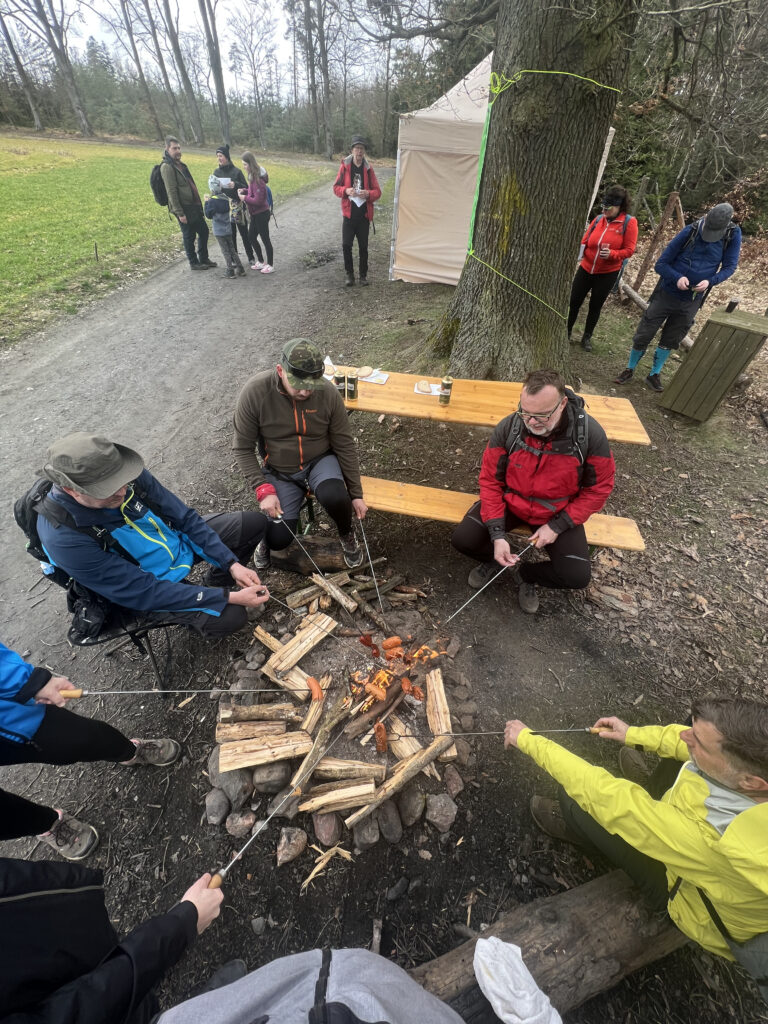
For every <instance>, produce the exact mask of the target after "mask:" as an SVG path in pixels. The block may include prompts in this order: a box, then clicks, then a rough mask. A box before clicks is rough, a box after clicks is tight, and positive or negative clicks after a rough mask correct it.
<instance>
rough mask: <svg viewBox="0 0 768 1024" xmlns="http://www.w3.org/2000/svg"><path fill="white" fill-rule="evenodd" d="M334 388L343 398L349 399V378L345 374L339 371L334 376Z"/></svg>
mask: <svg viewBox="0 0 768 1024" xmlns="http://www.w3.org/2000/svg"><path fill="white" fill-rule="evenodd" d="M333 386H334V387H335V388H336V390H337V391H338V392H339V394H340V395H341V397H342V398H346V397H347V378H346V376H345V375H344V374H343V373H339V371H338V370H336V372H335V373H334V375H333Z"/></svg>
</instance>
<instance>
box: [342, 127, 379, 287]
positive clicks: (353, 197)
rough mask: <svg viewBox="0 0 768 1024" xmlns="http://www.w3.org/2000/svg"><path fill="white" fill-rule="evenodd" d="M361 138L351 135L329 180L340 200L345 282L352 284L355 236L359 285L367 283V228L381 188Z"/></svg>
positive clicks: (353, 279) (348, 284)
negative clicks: (333, 178) (349, 149)
mask: <svg viewBox="0 0 768 1024" xmlns="http://www.w3.org/2000/svg"><path fill="white" fill-rule="evenodd" d="M365 145H366V143H365V139H364V138H362V137H361V136H360V135H353V136H352V152H351V153H350V155H349V156H348V157H345V158H344V159H343V160H342V161H341V167H340V168H339V173H338V174H337V176H336V181H335V182H334V183H333V191H334V193H335V194H336V195H337V196H338V197H339V199H341V212H342V215H343V217H344V221H343V224H342V228H341V249H342V252H343V253H344V272H345V274H346V275H347V276H346V281H345V284H346V286H347V287H348V288H349V287H351V286H352V285H354V283H355V267H354V264H353V263H352V245H353V243H354V241H355V239H357V248H358V252H359V255H360V284H362V285H367V284H368V231H369V229H370V224H371V221H372V220H373V204H374V203H375V202H376V200H377V199H380V198H381V189H380V188H379V183H378V181H377V180H376V175H375V173H374V170H373V168H372V167H371V165H370V164H369V163H368V161H367V160H366V159H365Z"/></svg>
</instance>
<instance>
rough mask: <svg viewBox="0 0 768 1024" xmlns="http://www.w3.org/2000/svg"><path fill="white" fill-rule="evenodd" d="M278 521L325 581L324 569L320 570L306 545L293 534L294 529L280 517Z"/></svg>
mask: <svg viewBox="0 0 768 1024" xmlns="http://www.w3.org/2000/svg"><path fill="white" fill-rule="evenodd" d="M277 521H278V522H281V523H282V524H283V526H284V527H285V528H286V530H287V531H288V533H290V535H291V536H292V537H293V539H294V540H295V541H296V543H297V544H298V545H299V547H300V548H301V550H302V551H303V552H304V554H305V555H306V556H307V558H308V559H309V560H310V562H311V563H312V565H314V567H315V568H316V569H317V571H318V573H319V575H320V576H322V577H323V579H325V573H324V572H323V570H322V569H321V568H320V566H319V565H318V564H317V562H316V561H315V560H314V558H313V557H312V555H310V553H309V552H308V551H307V549H306V548H305V547H304V545H303V544H302V543H301V541H300V540H299V538H298V536H297V535H296V534H295V533H294V532H293V530H292V529H291V528H290V526H289V525H288V523H286V521H285V520H284V519H282V518H279V517H278V519H277Z"/></svg>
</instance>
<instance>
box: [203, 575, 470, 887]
mask: <svg viewBox="0 0 768 1024" xmlns="http://www.w3.org/2000/svg"><path fill="white" fill-rule="evenodd" d="M368 579H370V578H368ZM365 582H367V580H366V578H365V577H363V578H362V580H361V579H360V578H357V579H354V578H351V577H350V576H349V575H348V574H347V573H338V574H336V575H335V576H333V577H324V576H321V575H319V574H318V575H315V576H313V585H312V587H304V588H302V589H301V590H298V591H294V592H293V593H291V594H288V595H287V596H286V595H283V597H284V600H283V602H282V603H283V604H284V605H285V606H286V607H288V608H290V609H292V611H293V614H294V615H296V629H295V632H294V633H293V635H291V636H289V637H285V636H284V637H282V638H278V637H276V636H275V635H273V632H270V631H268V630H267V629H265V628H264V627H263V626H261V625H258V626H257V627H256V628H255V630H254V634H253V635H254V643H253V645H252V647H251V649H250V650H249V651H247V652H246V655H245V662H244V665H243V667H241V669H240V671H239V672H238V678H237V680H236V681H235V684H233V687H232V691H231V692H232V693H233V699H232V700H231V702H229V703H225V702H222V704H221V706H220V710H219V722H218V725H217V727H216V741H217V744H218V746H217V747H216V748H214V750H213V752H212V754H211V757H210V759H209V778H210V781H211V784H212V785H213V786H214V789H213V790H212V792H211V793H209V794H208V797H207V799H206V808H207V817H208V821H209V822H210V823H212V824H222V823H223V824H225V827H226V829H227V831H228V832H229V833H230V834H231V835H233V836H235V837H237V838H244V837H247V836H248V835H249V834H252V833H253V832H254V831H256V830H258V829H259V828H260V827H261V826H262V825H263V820H262V821H258V820H257V814H256V811H257V810H258V809H260V803H259V801H260V799H261V797H260V794H264V793H267V794H269V795H271V796H272V797H273V799H272V800H271V803H270V804H269V805H268V808H267V814H268V815H273V816H274V817H276V818H277V817H281V818H287V819H288V820H289V821H293V820H294V819H295V818H296V817H297V816H299V815H307V816H311V818H300V819H299V823H298V824H301V825H304V826H305V827H304V828H301V827H296V826H294V827H285V828H283V829H282V834H281V836H280V841H279V843H278V847H277V857H278V865H279V864H281V863H285V862H287V861H289V860H293V859H295V858H296V857H298V856H299V855H300V854H301V853H302V852H303V851H304V850H305V849H306V847H307V845H308V843H309V835H308V832H309V831H311V833H313V834H314V837H315V840H316V842H318V843H319V844H320V846H319V847H318V846H315V847H314V848H315V849H316V850H317V851H318V852H319V853H320V854H321V855H322V856H321V858H318V861H319V862H320V861H322V867H324V865H325V863H327V861H328V860H329V859H330V858H329V857H328V856H327V854H328V849H326V851H325V852H323V850H322V849H321V847H327V848H330V849H336V850H337V851H338V852H339V853H340V855H342V856H343V855H345V853H346V852H347V851H344V850H343V847H342V846H340V845H339V844H340V843H342V842H347V843H348V844H349V843H350V842H351V843H352V844H353V846H354V847H355V848H356V850H357V851H362V850H364V849H367V848H368V847H370V846H372V845H373V844H374V843H375V842H377V841H378V838H379V836H380V834H383V835H384V837H385V838H386V839H387V840H388V841H390V842H399V840H400V838H401V837H402V835H403V828H404V827H406V828H407V827H409V826H412V825H414V824H415V823H416V822H417V821H418V820H419V819H420V818H421V817H422V814H424V812H425V810H426V818H427V820H428V821H430V822H431V823H432V824H433V825H435V827H436V828H437V829H438V830H439V831H441V832H446V831H447V830H448V829H449V828H450V826H451V824H452V823H453V820H454V818H455V816H456V813H457V807H456V805H455V803H454V802H453V796H455V795H456V794H457V793H458V792H459V791H460V790H461V789H463V782H462V781H461V777H460V776H459V774H458V772H457V771H456V769H455V767H454V766H453V764H452V762H454V761H456V759H457V756H458V751H457V745H456V742H455V738H454V732H455V731H460V730H459V726H458V722H457V720H454V722H453V723H452V721H451V710H450V708H449V704H448V699H447V696H446V688H445V685H444V680H443V673H442V669H441V663H444V662H445V660H446V658H449V659H450V658H452V657H453V656H455V654H456V651H457V648H458V643H457V642H456V641H449V642H448V644H447V653H446V646H445V645H444V644H442V643H440V642H439V641H431V645H430V644H428V643H424V642H423V640H422V639H417V638H415V637H413V636H411V635H408V634H405V635H404V634H402V633H400V634H396V633H391V632H390V631H389V630H388V628H385V629H383V630H379V631H374V630H371V628H370V626H366V628H365V629H361V630H358V629H356V628H350V627H349V626H347V628H344V629H342V628H341V626H340V622H339V620H338V619H336V618H334V617H332V615H331V614H329V610H330V609H332V607H333V605H334V604H336V605H338V606H340V607H341V608H343V609H344V611H345V612H346V613H347V614H348V615H349V616H351V615H354V614H355V613H357V615H358V616H361V617H364V621H366V622H371V621H373V622H374V624H380V625H383V626H386V621H385V620H384V618H383V616H382V615H379V614H376V615H375V616H372V615H371V614H370V613H371V611H372V610H373V609H372V608H371V606H370V605H369V604H368V601H367V600H366V599H365V598H364V597H363V596H362V595H361V590H363V586H362V584H364V583H365ZM387 582H390V583H391V581H386V580H384V579H382V580H381V582H380V590H381V589H384V588H386V586H387ZM400 585H403V584H400ZM345 588H348V589H345ZM393 589H394V588H393V587H391V586H390V587H389V590H390V592H391V591H392V590H393ZM409 591H412V592H414V593H415V594H416V595H418V596H420V597H422V596H424V595H423V592H422V591H420V590H418V589H417V588H406V589H405V591H404V592H405V593H406V594H407V593H408V592H409ZM323 599H326V600H323ZM321 603H322V610H321ZM296 609H298V613H297V612H296V611H295V610H296ZM348 621H349V620H348ZM354 621H355V622H356V620H354ZM283 628H284V627H283ZM321 644H322V645H323V648H322V650H323V652H324V653H325V652H326V651H328V653H329V654H330V653H331V650H330V649H331V648H335V650H333V653H334V654H336V655H341V656H342V659H343V662H344V664H343V668H342V669H341V671H335V672H333V673H332V672H326V673H325V674H324V675H321V676H320V678H317V679H316V678H314V677H313V676H311V675H309V674H308V673H307V672H306V671H305V670H304V669H303V668H301V667H300V665H299V662H301V661H302V660H303V659H304V658H305V657H306V656H307V655H309V653H310V652H311V651H313V650H314V649H315V648H316V647H318V645H321ZM265 648H266V651H267V652H269V657H268V658H267V659H266V661H263V663H262V659H263V651H264V649H265ZM265 680H270V681H271V682H272V683H274V684H275V691H274V696H273V695H272V694H270V693H264V694H259V695H258V697H259V698H260V700H259V702H258V703H245V702H244V703H240V702H235V701H236V700H237V699H238V698H237V690H238V689H240V688H241V687H242V688H243V689H251V688H253V689H258V688H259V685H260V684H261V685H263V683H264V681H265ZM246 683H248V684H250V685H249V686H246V685H245V684H246ZM281 691H282V692H281ZM286 695H288V696H289V697H290V701H288V702H287V701H286V700H285V696H286ZM249 696H250V695H247V694H243V695H242V696H241V697H240V698H239V699H240V700H242V701H247V700H248V698H249ZM253 696H255V695H253ZM460 710H464V709H460ZM462 719H463V724H466V717H465V716H462ZM465 746H466V744H465ZM441 773H442V774H441ZM420 775H423V776H424V777H426V778H427V779H429V780H430V782H429V784H428V788H429V789H430V790H432V791H434V790H439V791H438V792H430V793H429V794H425V793H424V787H423V785H422V784H420V783H417V782H416V781H415V780H416V779H417V776H420ZM446 786H447V789H448V793H446V792H445V789H446ZM252 795H253V797H255V801H253V802H252V804H251V807H250V808H249V807H248V806H247V805H248V802H249V800H251V797H252ZM264 817H266V815H264ZM344 829H348V830H349V831H350V832H351V836H349V837H348V838H347V839H346V840H345V839H344V838H343V837H344ZM422 852H424V853H426V851H422ZM317 873H318V871H317V870H316V872H315V875H316V874H317Z"/></svg>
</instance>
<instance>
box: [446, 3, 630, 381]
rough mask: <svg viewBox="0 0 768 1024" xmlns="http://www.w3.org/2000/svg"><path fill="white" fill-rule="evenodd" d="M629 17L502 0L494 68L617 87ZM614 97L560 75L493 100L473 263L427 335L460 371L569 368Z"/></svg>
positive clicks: (509, 374) (489, 373)
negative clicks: (573, 319) (572, 298)
mask: <svg viewBox="0 0 768 1024" xmlns="http://www.w3.org/2000/svg"><path fill="white" fill-rule="evenodd" d="M636 21H637V8H636V7H635V6H634V4H633V3H632V0H605V3H604V4H603V5H602V6H601V9H600V18H599V19H597V20H595V18H594V11H593V9H592V7H591V6H590V5H589V4H588V3H587V0H573V2H572V3H570V4H568V5H559V6H558V5H554V6H552V5H549V4H544V5H542V4H540V3H538V0H502V2H501V4H500V8H499V16H498V21H497V26H496V45H495V47H494V57H493V69H494V71H495V72H497V73H499V74H500V75H507V76H509V77H512V76H513V75H514V73H515V72H516V71H517V70H518V69H521V68H533V69H542V70H544V69H546V70H552V71H563V72H570V73H572V74H576V75H582V76H585V77H589V78H592V79H594V80H595V81H597V82H599V83H601V84H602V85H606V86H611V87H613V88H616V89H618V88H620V86H621V83H622V81H623V78H624V73H625V69H626V66H627V60H628V53H629V49H630V47H631V43H632V36H633V33H634V29H635V24H636ZM617 98H618V92H612V91H610V90H609V89H606V88H599V87H598V86H596V85H592V84H590V83H589V82H584V81H579V80H578V79H577V78H570V77H564V76H563V75H556V74H551V75H550V74H547V75H543V74H542V75H539V74H523V75H522V76H521V78H520V81H519V82H517V83H516V84H514V85H512V86H511V87H509V88H507V89H506V90H505V91H504V92H502V93H501V94H500V95H499V96H498V97H497V99H496V101H495V103H494V104H493V106H492V108H491V111H490V115H489V117H490V121H489V127H488V142H487V148H486V154H485V164H484V167H483V171H482V179H481V183H480V193H479V199H478V204H477V212H476V217H475V228H474V252H475V256H476V257H477V258H473V257H471V256H470V257H468V258H467V262H466V264H465V266H464V271H463V273H462V275H461V279H460V280H459V283H458V286H457V288H456V291H455V293H454V296H453V299H452V301H451V304H450V306H449V308H448V310H447V312H446V313H445V315H444V317H443V319H442V321H441V323H440V324H439V325H438V326H437V327H436V329H435V330H434V331H433V333H432V335H431V337H430V341H431V342H432V344H433V346H434V349H435V351H436V352H437V353H439V354H440V355H443V356H445V355H450V369H451V373H453V374H454V375H455V376H460V377H476V378H489V379H496V380H515V379H520V376H521V375H522V374H523V373H524V372H525V371H527V370H531V369H533V368H535V367H540V366H552V367H554V368H564V366H565V364H566V362H567V353H568V343H567V339H566V332H565V317H566V314H567V309H568V294H569V290H570V285H571V279H572V277H573V272H574V263H575V260H576V254H577V251H578V243H579V238H580V236H581V234H582V232H583V228H584V210H585V208H586V206H587V204H588V202H589V197H590V195H591V192H592V187H593V185H594V179H595V173H596V170H597V167H598V164H599V162H600V157H601V154H602V152H603V147H604V145H605V137H606V135H607V134H608V129H609V127H610V121H611V116H612V114H613V110H614V107H615V105H616V100H617ZM479 260H482V261H483V262H479ZM484 264H488V266H486V265H484ZM491 268H492V269H491ZM494 271H498V273H494ZM500 274H503V275H505V277H507V278H509V279H511V281H514V282H515V284H516V285H517V287H516V286H515V284H511V283H509V281H507V280H504V278H503V277H501V276H499V275H500ZM523 288H524V289H526V291H523V290H521V289H523ZM527 292H531V293H533V294H532V295H529V294H527ZM534 296H537V297H538V298H534ZM539 300H541V301H539ZM544 303H547V304H548V305H544ZM550 306H551V307H553V309H550V308H548V307H550Z"/></svg>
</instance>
